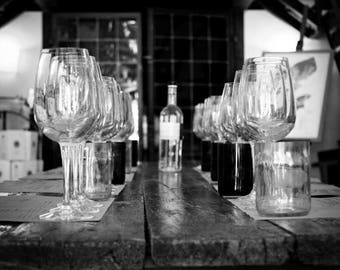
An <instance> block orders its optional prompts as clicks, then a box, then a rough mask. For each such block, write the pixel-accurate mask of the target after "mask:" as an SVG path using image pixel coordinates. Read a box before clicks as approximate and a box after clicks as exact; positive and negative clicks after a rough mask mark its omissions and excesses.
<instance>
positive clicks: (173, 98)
mask: <svg viewBox="0 0 340 270" xmlns="http://www.w3.org/2000/svg"><path fill="white" fill-rule="evenodd" d="M168 105H177V86H176V85H169V86H168Z"/></svg>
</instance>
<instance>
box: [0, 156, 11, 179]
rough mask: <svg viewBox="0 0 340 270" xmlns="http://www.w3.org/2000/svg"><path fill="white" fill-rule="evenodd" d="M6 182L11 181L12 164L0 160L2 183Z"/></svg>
mask: <svg viewBox="0 0 340 270" xmlns="http://www.w3.org/2000/svg"><path fill="white" fill-rule="evenodd" d="M5 180H11V162H10V161H8V160H0V183H1V182H3V181H5Z"/></svg>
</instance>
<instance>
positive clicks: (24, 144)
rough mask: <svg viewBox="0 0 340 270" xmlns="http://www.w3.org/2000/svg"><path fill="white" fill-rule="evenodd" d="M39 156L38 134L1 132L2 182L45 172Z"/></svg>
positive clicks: (13, 131)
mask: <svg viewBox="0 0 340 270" xmlns="http://www.w3.org/2000/svg"><path fill="white" fill-rule="evenodd" d="M37 156H38V132H36V131H26V130H0V182H2V181H4V180H18V179H19V178H21V177H24V176H27V175H29V174H34V173H37V172H40V171H42V170H43V161H42V160H38V159H37Z"/></svg>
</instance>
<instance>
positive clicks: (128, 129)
mask: <svg viewBox="0 0 340 270" xmlns="http://www.w3.org/2000/svg"><path fill="white" fill-rule="evenodd" d="M121 95H122V105H123V106H122V110H121V112H122V113H123V119H124V124H123V126H122V128H121V129H120V131H119V132H118V134H117V136H116V137H115V140H118V141H119V140H121V141H124V142H125V146H126V148H125V151H126V152H125V173H131V172H132V165H131V161H132V145H131V141H129V139H128V138H129V136H130V135H131V134H132V133H133V131H134V120H133V114H132V106H131V103H132V100H131V96H130V94H129V93H127V92H121Z"/></svg>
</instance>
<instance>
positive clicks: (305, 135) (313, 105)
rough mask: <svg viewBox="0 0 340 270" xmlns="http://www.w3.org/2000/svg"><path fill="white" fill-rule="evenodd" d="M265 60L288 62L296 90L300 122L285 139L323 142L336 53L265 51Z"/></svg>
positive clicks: (297, 119) (324, 51)
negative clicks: (325, 114)
mask: <svg viewBox="0 0 340 270" xmlns="http://www.w3.org/2000/svg"><path fill="white" fill-rule="evenodd" d="M263 56H284V57H287V58H288V62H289V66H290V71H291V75H292V81H293V87H294V96H295V107H296V121H295V126H294V128H293V130H292V131H291V132H290V133H289V134H288V135H287V136H286V138H285V139H291V140H302V139H307V140H310V141H315V142H319V141H321V137H322V136H321V135H322V134H321V133H322V130H323V123H324V112H325V107H326V106H325V101H326V96H327V89H328V85H329V77H330V71H331V67H332V63H333V53H332V51H328V50H320V51H297V52H268V51H265V52H263Z"/></svg>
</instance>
